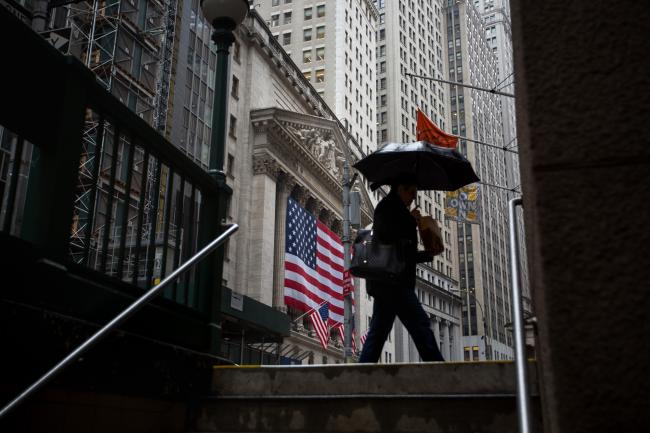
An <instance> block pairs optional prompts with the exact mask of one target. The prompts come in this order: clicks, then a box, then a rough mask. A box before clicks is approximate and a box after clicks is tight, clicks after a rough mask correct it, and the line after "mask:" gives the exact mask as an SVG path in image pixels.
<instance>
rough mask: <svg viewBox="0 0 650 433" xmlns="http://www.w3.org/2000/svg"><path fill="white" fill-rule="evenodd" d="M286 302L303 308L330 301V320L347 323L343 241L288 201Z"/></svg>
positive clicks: (333, 322) (331, 322) (317, 306)
mask: <svg viewBox="0 0 650 433" xmlns="http://www.w3.org/2000/svg"><path fill="white" fill-rule="evenodd" d="M285 245H286V249H285V255H284V303H285V304H286V305H287V306H289V307H293V308H296V309H298V310H301V311H310V310H312V309H317V308H319V306H320V305H321V304H322V303H323V302H327V303H328V305H329V324H330V325H331V326H335V325H336V324H337V323H343V286H344V276H343V244H342V243H341V239H340V238H339V237H338V236H337V235H336V234H335V233H334V232H332V231H331V230H330V229H328V228H327V227H326V226H325V224H323V223H321V222H320V221H317V220H316V218H315V217H314V216H313V215H311V214H310V213H308V212H307V211H306V210H305V209H303V208H302V207H300V206H299V205H298V203H296V201H295V200H293V199H292V198H289V200H288V202H287V223H286V242H285Z"/></svg>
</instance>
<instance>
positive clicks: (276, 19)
mask: <svg viewBox="0 0 650 433" xmlns="http://www.w3.org/2000/svg"><path fill="white" fill-rule="evenodd" d="M279 25H280V14H273V15H271V27H277V26H279Z"/></svg>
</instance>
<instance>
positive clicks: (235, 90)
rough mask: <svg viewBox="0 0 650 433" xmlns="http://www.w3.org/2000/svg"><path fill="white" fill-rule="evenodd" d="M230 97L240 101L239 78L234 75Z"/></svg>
mask: <svg viewBox="0 0 650 433" xmlns="http://www.w3.org/2000/svg"><path fill="white" fill-rule="evenodd" d="M230 95H231V96H232V97H233V98H235V99H239V78H237V77H235V76H234V75H233V76H232V88H231V89H230Z"/></svg>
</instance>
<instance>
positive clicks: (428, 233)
mask: <svg viewBox="0 0 650 433" xmlns="http://www.w3.org/2000/svg"><path fill="white" fill-rule="evenodd" d="M418 229H419V230H420V239H421V240H422V244H423V245H424V249H425V250H427V251H431V252H432V253H433V255H434V256H437V255H438V254H442V253H443V252H444V251H445V245H444V243H443V241H442V233H441V232H440V227H439V226H438V222H437V221H436V220H434V219H433V218H432V217H430V216H429V215H425V216H422V217H421V218H420V220H419V221H418Z"/></svg>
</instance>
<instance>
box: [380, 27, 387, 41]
mask: <svg viewBox="0 0 650 433" xmlns="http://www.w3.org/2000/svg"><path fill="white" fill-rule="evenodd" d="M384 39H386V30H385V29H380V30H379V40H380V41H383V40H384Z"/></svg>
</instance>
